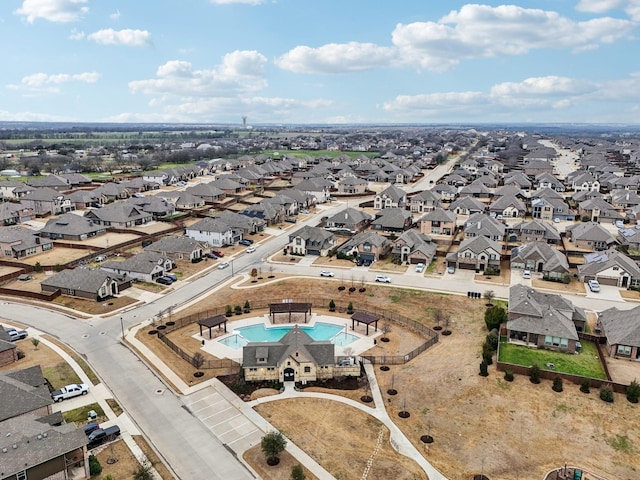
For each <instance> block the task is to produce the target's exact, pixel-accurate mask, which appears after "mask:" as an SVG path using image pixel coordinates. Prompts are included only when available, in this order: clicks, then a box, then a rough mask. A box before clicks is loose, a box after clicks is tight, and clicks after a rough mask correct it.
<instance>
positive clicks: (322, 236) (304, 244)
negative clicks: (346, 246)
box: [287, 225, 337, 257]
mask: <svg viewBox="0 0 640 480" xmlns="http://www.w3.org/2000/svg"><path fill="white" fill-rule="evenodd" d="M336 244H337V240H336V237H335V235H334V234H333V233H331V232H329V231H327V230H325V229H324V228H318V227H310V226H307V225H305V226H304V227H302V228H300V229H299V230H296V231H295V232H293V233H290V234H289V243H288V244H287V249H288V251H289V253H292V254H295V255H318V256H320V257H326V256H327V255H328V254H329V252H330V251H331V249H332V248H334V247H335V246H336Z"/></svg>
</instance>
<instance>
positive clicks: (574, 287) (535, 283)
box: [531, 278, 585, 295]
mask: <svg viewBox="0 0 640 480" xmlns="http://www.w3.org/2000/svg"><path fill="white" fill-rule="evenodd" d="M531 286H532V287H533V288H542V289H547V290H554V291H555V292H557V293H560V294H562V293H568V294H570V295H574V294H576V293H585V287H584V283H582V282H580V281H578V280H576V279H575V278H572V279H571V282H570V283H568V284H564V283H559V282H548V281H546V280H539V279H537V278H534V279H532V280H531Z"/></svg>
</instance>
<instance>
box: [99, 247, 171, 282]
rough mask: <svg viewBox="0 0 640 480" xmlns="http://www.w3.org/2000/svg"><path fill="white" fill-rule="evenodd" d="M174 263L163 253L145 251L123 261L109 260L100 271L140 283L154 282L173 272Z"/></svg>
mask: <svg viewBox="0 0 640 480" xmlns="http://www.w3.org/2000/svg"><path fill="white" fill-rule="evenodd" d="M172 268H173V261H172V260H171V259H170V258H168V257H165V256H164V255H163V254H162V253H159V252H154V251H151V250H145V251H143V252H141V253H138V254H136V255H133V256H132V257H129V258H127V259H125V260H123V261H116V260H109V261H107V262H105V263H103V264H102V265H100V270H103V271H105V272H108V273H113V274H115V275H117V276H119V277H124V278H127V279H131V280H137V281H140V282H153V281H154V280H155V279H156V278H158V277H161V276H163V275H164V274H165V273H167V272H169V271H171V269H172Z"/></svg>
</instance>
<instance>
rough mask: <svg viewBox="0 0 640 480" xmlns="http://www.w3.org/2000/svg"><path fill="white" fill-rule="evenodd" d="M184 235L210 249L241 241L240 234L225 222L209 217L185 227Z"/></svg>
mask: <svg viewBox="0 0 640 480" xmlns="http://www.w3.org/2000/svg"><path fill="white" fill-rule="evenodd" d="M185 233H186V235H187V237H189V238H191V239H193V240H195V241H197V242H202V243H207V244H208V245H211V246H212V247H222V246H225V245H233V244H234V243H237V242H239V241H240V240H242V232H240V231H238V230H236V229H234V228H232V227H231V226H230V225H229V224H228V223H227V222H226V221H225V220H221V219H218V218H210V217H207V218H203V219H202V220H200V221H199V222H196V223H194V224H193V225H191V226H189V227H186V228H185Z"/></svg>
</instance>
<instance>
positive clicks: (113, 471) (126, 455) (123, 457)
mask: <svg viewBox="0 0 640 480" xmlns="http://www.w3.org/2000/svg"><path fill="white" fill-rule="evenodd" d="M99 452H100V453H98V454H97V455H96V457H97V458H98V461H99V462H100V465H102V473H101V474H100V476H99V477H98V478H100V479H104V478H105V477H106V476H107V475H111V476H112V477H113V478H114V479H116V478H131V476H132V473H133V472H134V470H135V469H136V468H137V467H138V465H139V463H138V460H137V459H136V457H135V456H134V455H133V453H132V452H131V450H129V447H128V446H127V444H126V443H124V440H117V441H115V442H113V443H111V444H109V445H108V446H106V447H105V448H103V449H100V450H99ZM110 459H111V460H110ZM115 459H117V461H115V462H114V460H115ZM110 461H111V462H113V463H110ZM169 478H171V477H169Z"/></svg>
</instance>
